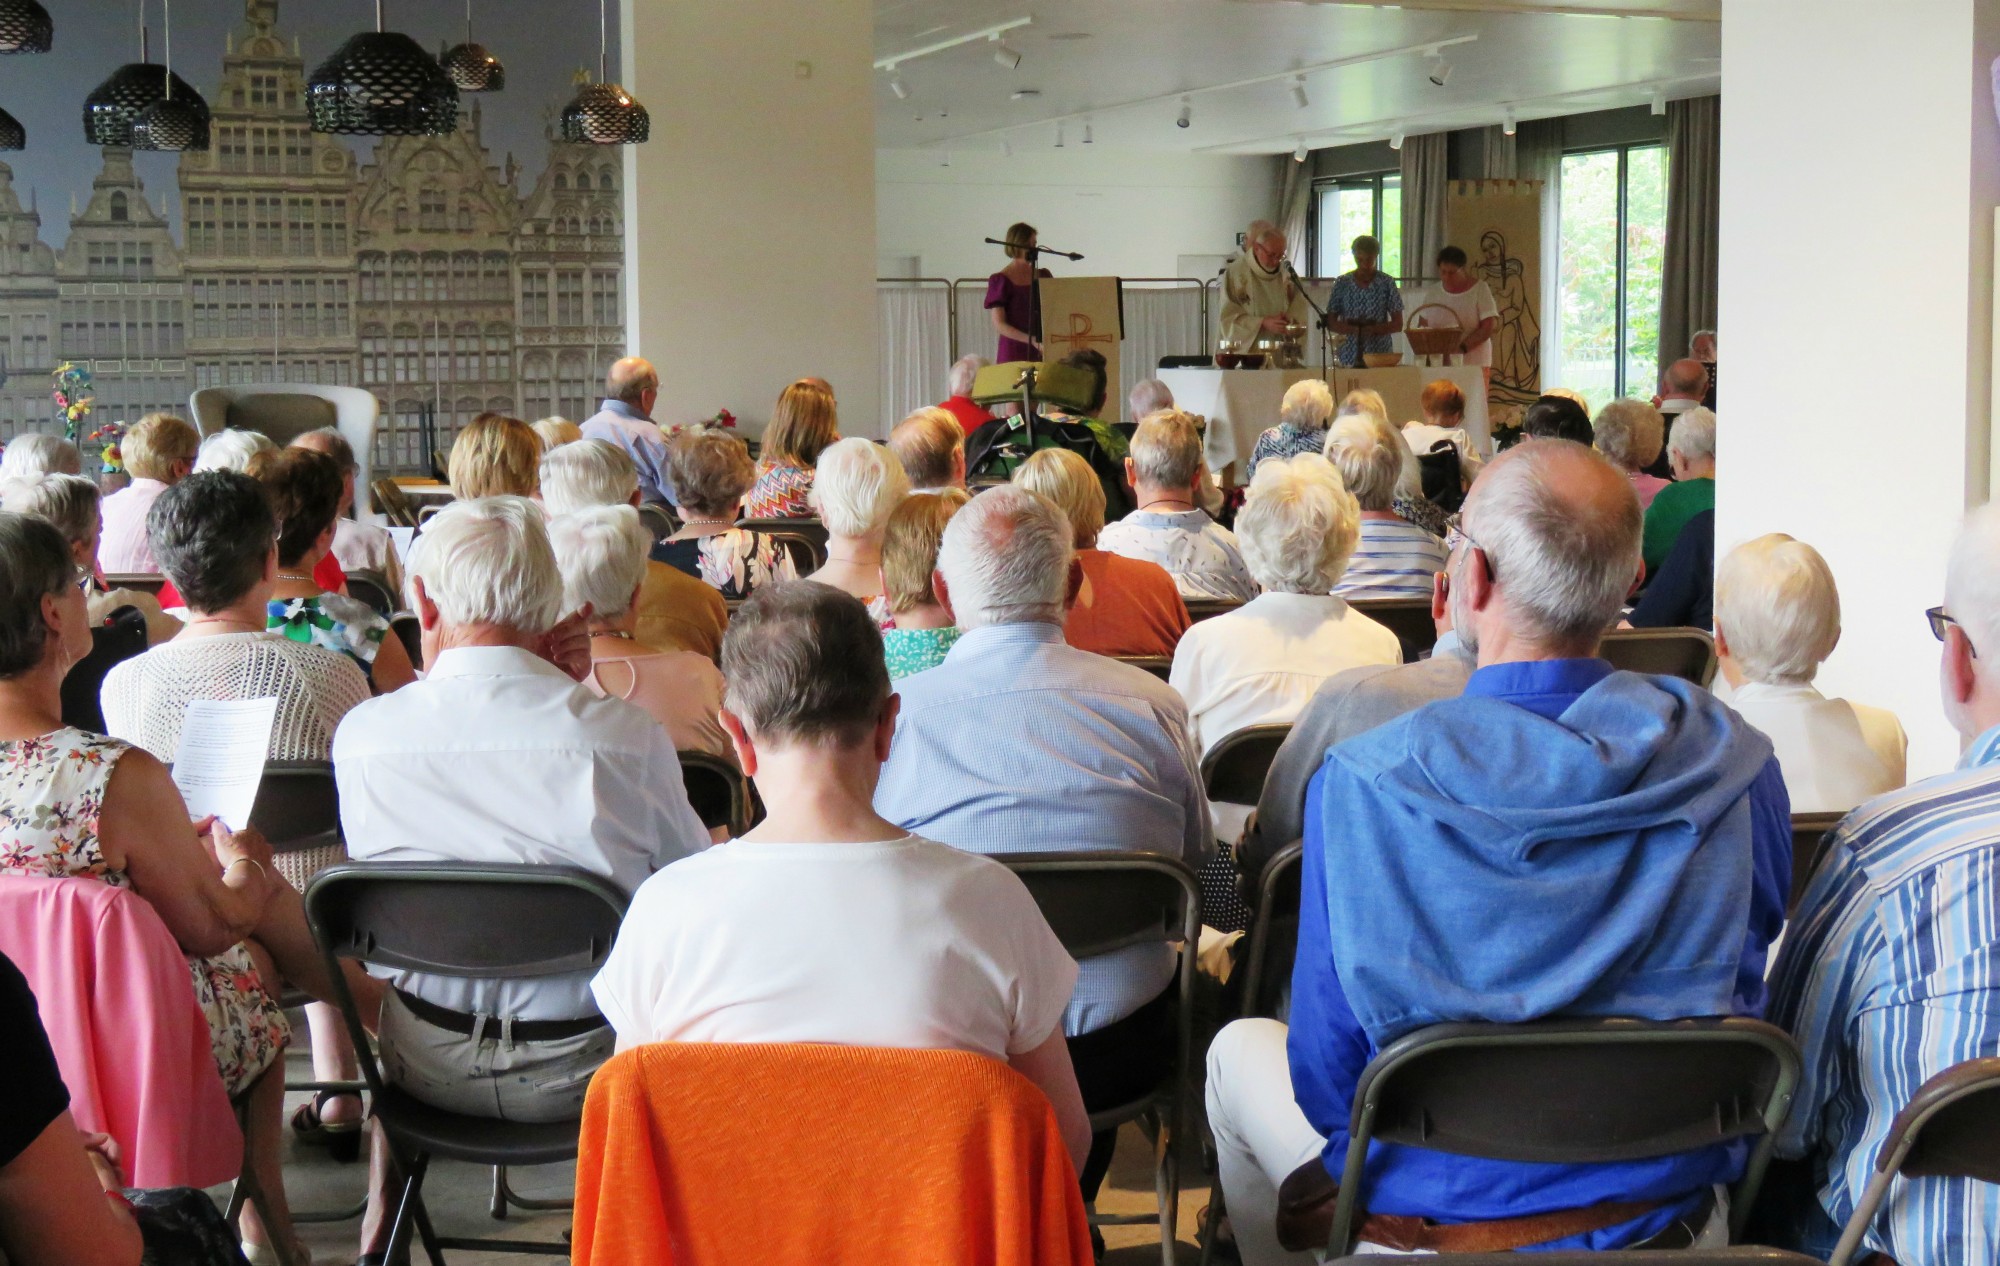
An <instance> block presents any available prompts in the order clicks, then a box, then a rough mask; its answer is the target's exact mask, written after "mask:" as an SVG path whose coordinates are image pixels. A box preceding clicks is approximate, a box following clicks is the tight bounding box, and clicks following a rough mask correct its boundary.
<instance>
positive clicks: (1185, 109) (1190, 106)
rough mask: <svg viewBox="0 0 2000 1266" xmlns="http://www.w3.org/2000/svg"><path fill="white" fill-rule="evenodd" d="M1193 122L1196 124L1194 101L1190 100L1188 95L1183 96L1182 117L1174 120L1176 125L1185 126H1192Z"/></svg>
mask: <svg viewBox="0 0 2000 1266" xmlns="http://www.w3.org/2000/svg"><path fill="white" fill-rule="evenodd" d="M1193 124H1194V103H1193V102H1191V101H1189V100H1188V99H1187V98H1186V97H1182V98H1181V113H1180V117H1179V118H1177V119H1175V120H1174V126H1175V127H1181V128H1184V127H1191V126H1193Z"/></svg>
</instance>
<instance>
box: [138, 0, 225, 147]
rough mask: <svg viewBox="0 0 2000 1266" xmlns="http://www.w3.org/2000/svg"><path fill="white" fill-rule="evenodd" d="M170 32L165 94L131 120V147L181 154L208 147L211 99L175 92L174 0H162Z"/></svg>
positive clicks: (190, 91) (164, 18) (163, 19)
mask: <svg viewBox="0 0 2000 1266" xmlns="http://www.w3.org/2000/svg"><path fill="white" fill-rule="evenodd" d="M160 3H161V10H162V12H163V14H164V16H163V18H162V22H163V24H164V25H165V27H166V32H167V59H166V68H165V69H166V72H167V86H166V92H165V94H164V95H163V96H162V97H161V98H160V99H159V100H158V101H155V102H154V103H153V104H151V105H149V106H147V107H146V108H145V109H143V110H141V111H139V113H138V115H137V117H135V118H134V119H133V120H132V148H133V149H145V150H158V151H164V152H167V153H178V152H180V151H181V150H188V149H207V148H208V123H209V116H208V102H206V101H203V100H202V99H201V95H200V94H199V93H196V92H194V91H193V90H192V89H187V86H186V85H185V84H182V85H181V86H182V88H183V89H186V90H185V91H183V92H181V93H179V94H176V93H175V92H174V84H175V83H176V82H177V81H176V80H175V77H174V0H160Z"/></svg>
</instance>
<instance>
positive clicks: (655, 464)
mask: <svg viewBox="0 0 2000 1266" xmlns="http://www.w3.org/2000/svg"><path fill="white" fill-rule="evenodd" d="M581 429H582V431H583V438H585V439H587V440H603V441H604V442H605V443H607V444H616V445H617V446H618V447H619V448H622V449H624V450H625V455H626V456H627V457H629V458H631V459H632V464H633V465H634V466H637V467H638V468H639V500H641V501H657V502H659V503H661V504H662V505H678V504H679V502H676V501H675V500H674V495H673V490H672V489H671V488H669V487H668V485H667V437H666V433H665V432H663V431H661V430H660V428H659V425H658V424H657V423H655V422H654V421H653V420H652V419H651V418H649V417H647V416H646V415H644V414H642V413H640V412H639V411H638V410H637V409H635V408H633V407H632V406H631V405H629V404H626V403H625V402H624V401H623V400H606V401H605V402H604V403H603V404H601V405H599V406H598V409H597V412H596V413H593V414H591V415H590V417H589V419H587V420H586V421H585V422H584V424H583V426H582V428H581Z"/></svg>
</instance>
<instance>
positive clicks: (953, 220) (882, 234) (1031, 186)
mask: <svg viewBox="0 0 2000 1266" xmlns="http://www.w3.org/2000/svg"><path fill="white" fill-rule="evenodd" d="M943 157H944V155H943V154H942V153H940V152H938V151H935V150H883V151H881V152H880V153H879V154H877V155H876V168H875V180H876V192H875V205H876V249H877V251H878V252H879V253H880V254H881V255H884V256H905V255H916V256H919V257H920V258H921V260H922V268H923V273H924V275H925V276H928V277H949V278H957V277H984V276H986V275H988V274H989V273H993V272H995V271H997V270H998V269H999V268H1000V266H1001V265H1002V264H1003V263H1005V262H1006V257H1005V256H1004V255H1003V254H1002V253H1001V251H1000V248H999V247H997V246H986V245H983V244H982V242H981V239H982V238H988V237H1004V236H1006V232H1007V226H1008V225H1009V224H1012V223H1014V222H1015V221H1017V220H1026V221H1027V222H1028V223H1030V224H1033V225H1034V226H1035V227H1036V228H1037V229H1040V230H1041V238H1042V242H1043V244H1044V245H1047V246H1054V247H1058V248H1060V249H1063V250H1071V251H1081V252H1083V253H1084V255H1085V256H1087V258H1086V259H1084V260H1083V262H1081V263H1078V264H1074V265H1072V264H1070V263H1068V262H1067V261H1064V260H1052V261H1050V262H1051V264H1052V265H1055V266H1056V271H1058V272H1061V273H1064V274H1068V275H1076V276H1080V275H1093V276H1119V277H1171V276H1173V275H1174V265H1175V260H1176V258H1177V257H1179V256H1181V255H1210V254H1222V253H1226V252H1229V251H1232V250H1234V249H1235V244H1236V235H1237V234H1238V233H1240V232H1242V231H1243V227H1244V226H1245V225H1246V224H1248V223H1249V222H1250V221H1252V220H1255V219H1259V218H1272V217H1274V216H1275V214H1276V212H1277V208H1278V194H1279V190H1280V186H1281V182H1282V180H1283V169H1282V168H1281V167H1280V166H1279V163H1280V161H1285V160H1279V159H1273V158H1269V157H1235V156H1216V155H1206V154H1146V153H1111V152H1109V151H1106V150H1103V149H1100V148H1098V147H1096V146H1089V147H1086V146H1083V145H1079V144H1077V142H1076V138H1075V137H1071V138H1070V143H1069V145H1068V146H1066V147H1065V148H1064V149H1062V150H1061V151H1056V150H1054V149H1045V150H1036V151H1033V152H1017V153H1016V154H1015V155H1014V156H1013V157H1011V158H1009V157H1006V156H1004V155H1002V154H1000V153H998V152H993V153H977V154H965V153H957V154H953V155H951V166H949V167H944V166H940V165H939V163H940V160H941V159H942V158H943Z"/></svg>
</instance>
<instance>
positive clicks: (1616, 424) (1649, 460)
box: [1591, 396, 1666, 470]
mask: <svg viewBox="0 0 2000 1266" xmlns="http://www.w3.org/2000/svg"><path fill="white" fill-rule="evenodd" d="M1665 430H1666V420H1665V419H1664V418H1662V417H1661V416H1660V411H1659V410H1658V409H1655V408H1654V407H1653V406H1652V404H1651V403H1649V402H1648V401H1645V400H1640V399H1638V398H1637V397H1634V396H1628V397H1626V398H1625V399H1623V400H1613V401H1612V402H1611V403H1610V404H1607V405H1605V406H1604V407H1603V408H1602V409H1599V410H1598V411H1597V417H1596V419H1595V420H1594V421H1592V423H1591V431H1592V433H1593V434H1594V435H1595V436H1596V444H1597V451H1598V452H1600V453H1602V454H1604V455H1605V456H1606V457H1607V458H1609V459H1610V460H1611V462H1612V463H1613V464H1614V465H1618V466H1623V467H1624V468H1625V469H1627V470H1644V469H1646V467H1648V466H1651V465H1652V464H1653V463H1654V462H1655V461H1658V460H1659V457H1660V442H1661V439H1662V437H1663V436H1664V434H1665Z"/></svg>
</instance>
